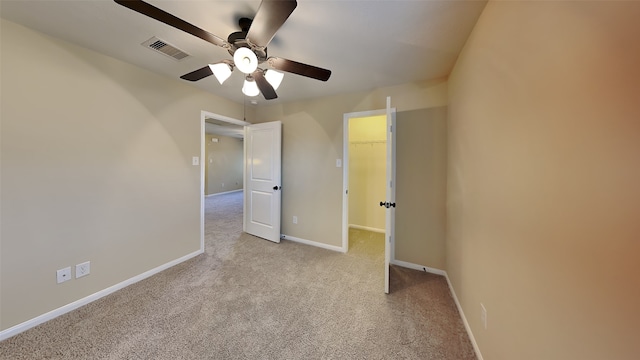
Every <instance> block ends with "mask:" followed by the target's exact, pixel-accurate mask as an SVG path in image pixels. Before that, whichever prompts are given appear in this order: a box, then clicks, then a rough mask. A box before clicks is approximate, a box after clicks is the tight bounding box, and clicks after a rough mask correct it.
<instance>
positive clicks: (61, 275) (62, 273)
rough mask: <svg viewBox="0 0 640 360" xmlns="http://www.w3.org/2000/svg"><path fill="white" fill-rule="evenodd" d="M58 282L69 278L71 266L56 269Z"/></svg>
mask: <svg viewBox="0 0 640 360" xmlns="http://www.w3.org/2000/svg"><path fill="white" fill-rule="evenodd" d="M56 279H57V280H58V284H60V283H63V282H65V281H69V280H71V266H69V267H66V268H64V269H60V270H58V271H56Z"/></svg>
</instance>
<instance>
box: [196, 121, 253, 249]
mask: <svg viewBox="0 0 640 360" xmlns="http://www.w3.org/2000/svg"><path fill="white" fill-rule="evenodd" d="M246 125H250V123H248V122H246V121H242V120H238V119H234V118H231V117H228V116H224V115H219V114H215V113H212V112H208V111H201V112H200V159H201V161H200V248H201V250H202V251H204V240H205V239H204V234H205V198H206V196H207V194H210V193H214V194H215V193H224V192H225V191H219V190H220V189H224V188H225V187H226V189H229V188H233V189H234V190H237V187H239V188H240V191H242V190H241V189H243V184H242V182H240V181H242V180H240V181H239V180H238V179H237V176H235V175H234V176H233V177H231V178H230V179H231V181H232V182H231V183H229V180H226V179H223V178H220V179H216V180H214V179H210V174H208V172H209V169H210V165H211V164H212V162H214V161H216V159H212V158H211V157H210V156H209V155H210V154H209V152H210V151H211V150H212V148H214V147H216V148H218V147H220V146H218V145H222V144H221V142H220V141H221V140H220V139H222V138H223V137H224V138H227V139H236V140H237V141H240V140H242V139H243V138H244V127H245V126H246ZM214 139H217V140H218V141H215V140H214ZM234 147H235V146H234V145H232V146H231V147H228V149H227V150H228V151H235V150H233V148H234ZM243 159H244V151H243V155H242V158H241V161H243ZM239 165H240V166H242V164H239ZM224 166H230V167H233V166H234V164H224ZM240 179H244V176H242V177H241V178H240ZM217 180H219V181H217ZM236 182H240V184H238V186H237V185H236V184H235V183H236ZM209 183H211V184H209ZM214 183H215V184H214ZM209 188H211V189H209ZM213 188H215V190H214V189H213Z"/></svg>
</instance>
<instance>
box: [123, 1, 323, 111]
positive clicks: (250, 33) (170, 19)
mask: <svg viewBox="0 0 640 360" xmlns="http://www.w3.org/2000/svg"><path fill="white" fill-rule="evenodd" d="M114 1H115V2H116V3H118V4H120V5H122V6H124V7H126V8H129V9H131V10H133V11H136V12H138V13H140V14H143V15H146V16H148V17H150V18H152V19H155V20H158V21H160V22H163V23H165V24H167V25H169V26H173V27H174V28H176V29H179V30H182V31H185V32H187V33H189V34H191V35H193V36H196V37H198V38H200V39H202V40H204V41H207V42H209V43H211V44H214V45H217V46H220V47H222V48H225V49H227V50H228V51H229V54H231V56H233V61H232V60H222V61H220V62H218V63H216V64H210V65H208V66H205V67H203V68H200V69H198V70H195V71H192V72H190V73H188V74H185V75H182V76H181V77H180V78H181V79H184V80H188V81H198V80H200V79H203V78H205V77H207V76H211V75H215V76H216V78H217V79H218V82H220V84H222V83H223V82H224V81H225V80H226V79H227V78H228V77H229V76H231V72H232V71H233V69H234V68H238V70H240V71H241V72H243V73H244V74H246V75H245V82H244V86H243V88H242V92H243V93H244V94H245V95H247V96H256V95H258V94H259V93H262V95H263V96H264V98H265V99H266V100H271V99H275V98H277V97H278V95H277V94H276V91H275V89H276V88H277V87H278V85H279V84H280V81H282V77H283V76H284V74H282V73H279V72H277V71H275V70H280V71H284V72H289V73H293V74H297V75H301V76H306V77H309V78H312V79H317V80H321V81H327V80H328V79H329V77H330V76H331V71H330V70H327V69H322V68H319V67H316V66H312V65H307V64H303V63H300V62H297V61H293V60H288V59H284V58H280V57H274V56H271V57H269V56H267V45H269V42H271V39H273V37H274V35H275V34H276V32H277V31H278V29H280V27H281V26H282V25H283V24H284V22H285V21H286V20H287V18H289V15H291V13H292V12H293V10H294V9H295V8H296V6H297V5H298V3H297V2H296V0H262V2H261V3H260V7H258V11H257V13H256V15H255V17H254V18H253V19H248V18H241V19H240V21H239V25H240V31H237V32H234V33H231V34H230V35H229V36H228V38H227V40H224V39H222V38H220V37H218V36H216V35H213V34H211V33H210V32H208V31H206V30H203V29H200V28H199V27H197V26H195V25H192V24H190V23H188V22H186V21H184V20H182V19H180V18H178V17H176V16H174V15H172V14H170V13H168V12H166V11H164V10H161V9H159V8H157V7H155V6H153V5H151V4H149V3H146V2H144V1H142V0H114ZM264 63H266V64H268V65H269V66H271V68H272V69H262V68H260V67H259V65H262V64H264ZM273 69H275V70H273Z"/></svg>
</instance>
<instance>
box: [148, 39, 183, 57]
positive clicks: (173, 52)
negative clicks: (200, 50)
mask: <svg viewBox="0 0 640 360" xmlns="http://www.w3.org/2000/svg"><path fill="white" fill-rule="evenodd" d="M142 46H144V47H148V48H149V49H151V50H155V51H157V52H159V53H161V54H163V55H166V56H169V57H171V58H172V59H174V60H182V59H184V58H186V57H187V56H189V54H187V53H186V52H184V51H182V50H180V49H178V48H177V47H175V46H173V45H171V44H167V43H166V42H165V41H164V40H160V39H158V38H157V37H155V36H154V37H152V38H151V39H149V40H147V41H145V42H143V43H142Z"/></svg>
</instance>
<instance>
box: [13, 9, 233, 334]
mask: <svg viewBox="0 0 640 360" xmlns="http://www.w3.org/2000/svg"><path fill="white" fill-rule="evenodd" d="M1 36H2V39H1V40H2V56H1V71H2V98H1V100H0V101H1V103H0V105H1V121H2V123H1V128H2V133H1V146H2V148H1V154H2V163H1V166H0V169H1V174H2V182H1V186H2V187H1V193H2V203H1V211H2V218H1V244H0V246H1V256H0V258H1V266H2V268H1V275H0V278H1V287H0V290H1V302H2V304H1V309H0V314H1V316H2V318H1V323H0V329H7V328H9V327H11V326H13V325H16V324H18V323H21V322H23V321H26V320H29V319H32V318H34V317H36V316H39V315H41V314H44V313H46V312H48V311H51V310H53V309H56V308H58V307H60V306H63V305H66V304H69V303H71V302H73V301H75V300H78V299H81V298H83V297H85V296H88V295H90V294H93V293H96V292H97V291H100V290H103V289H105V288H107V287H109V286H112V285H114V284H117V283H119V282H121V281H124V280H126V279H129V278H131V277H133V276H136V275H138V274H141V273H143V272H145V271H147V270H150V269H152V268H154V267H157V266H159V265H162V264H165V263H167V262H169V261H171V260H174V259H177V258H180V257H182V256H185V255H188V254H190V253H193V252H196V251H198V250H199V248H200V231H199V229H200V226H199V223H200V168H199V167H198V166H192V165H191V157H192V156H199V155H200V111H201V110H208V111H211V112H215V113H218V114H224V115H226V116H229V117H236V118H239V117H240V116H241V115H242V107H241V105H238V104H234V103H231V102H229V101H227V100H223V99H220V98H218V97H215V96H212V95H210V94H207V93H204V92H202V91H199V90H196V89H194V88H192V87H190V86H186V85H183V84H180V82H179V81H178V80H174V79H169V78H165V77H160V76H158V75H154V74H152V73H150V72H148V71H145V70H142V69H140V68H137V67H134V66H132V65H129V64H126V63H123V62H120V61H117V60H114V59H112V58H109V57H106V56H102V55H99V54H97V53H94V52H92V51H89V50H85V49H82V48H78V47H76V46H73V45H70V44H68V43H64V42H60V41H57V40H54V39H52V38H50V37H48V36H44V35H42V34H40V33H37V32H34V31H31V30H28V29H26V28H23V27H21V26H18V25H16V24H14V23H11V22H8V21H6V20H1ZM84 261H91V274H90V275H89V276H87V277H83V278H80V279H73V280H71V281H68V282H65V283H63V284H56V282H55V271H56V270H57V269H61V268H64V267H67V266H73V265H75V264H79V263H81V262H84Z"/></svg>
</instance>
